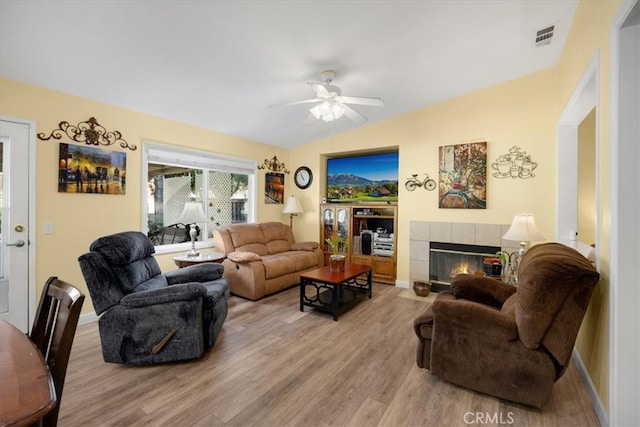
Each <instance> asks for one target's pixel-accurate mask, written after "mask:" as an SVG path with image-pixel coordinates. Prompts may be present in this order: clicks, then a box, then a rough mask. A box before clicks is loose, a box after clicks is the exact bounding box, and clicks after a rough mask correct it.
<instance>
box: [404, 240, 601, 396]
mask: <svg viewBox="0 0 640 427" xmlns="http://www.w3.org/2000/svg"><path fill="white" fill-rule="evenodd" d="M599 278H600V275H599V274H598V272H597V271H596V270H595V268H594V267H593V266H592V265H591V263H590V262H589V261H588V260H587V259H586V258H585V257H583V256H582V255H581V254H580V253H578V252H577V251H575V250H574V249H572V248H569V247H567V246H565V245H562V244H559V243H544V244H540V245H536V246H533V247H532V248H531V249H529V250H528V251H527V252H526V253H525V255H524V257H523V259H522V261H521V263H520V267H519V269H518V286H517V287H515V286H511V285H508V284H505V283H503V282H500V281H498V280H495V279H492V278H488V277H481V276H471V275H464V274H463V275H458V276H456V277H455V278H454V279H453V281H452V284H451V292H448V291H447V292H441V293H440V294H438V296H437V297H436V299H435V301H434V303H433V304H432V305H430V306H429V308H428V309H427V310H426V312H425V313H424V314H422V315H421V316H419V317H418V318H417V319H416V320H415V322H414V329H415V332H416V335H417V336H418V353H417V364H418V366H419V367H421V368H426V369H429V370H430V371H431V373H432V374H433V375H435V376H437V377H439V378H441V379H443V380H445V381H448V382H451V383H454V384H457V385H460V386H462V387H466V388H469V389H472V390H476V391H479V392H482V393H486V394H489V395H492V396H496V397H499V398H502V399H506V400H510V401H513V402H518V403H524V404H527V405H532V406H535V407H538V408H540V407H542V406H543V405H544V404H545V403H546V402H547V401H548V400H549V397H550V396H551V389H552V387H553V384H554V383H555V382H556V381H557V380H558V379H559V378H560V377H561V376H562V374H563V373H564V372H565V371H566V369H567V367H568V366H569V362H570V360H571V353H572V350H573V346H574V343H575V340H576V336H577V335H578V330H579V328H580V324H581V323H582V319H583V317H584V314H585V311H586V309H587V306H588V305H589V300H590V298H591V294H592V292H593V289H594V287H595V285H596V284H597V283H598V280H599Z"/></svg>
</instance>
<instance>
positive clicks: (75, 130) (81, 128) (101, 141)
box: [38, 117, 138, 151]
mask: <svg viewBox="0 0 640 427" xmlns="http://www.w3.org/2000/svg"><path fill="white" fill-rule="evenodd" d="M63 135H66V136H67V137H68V138H70V139H71V140H72V141H75V142H84V143H85V144H87V145H106V146H108V145H113V144H115V143H118V144H120V147H121V148H128V149H129V150H131V151H135V150H136V149H137V148H138V147H136V146H135V145H130V144H129V143H128V142H127V141H125V140H124V139H123V138H122V134H121V133H120V131H117V130H114V131H107V129H105V128H104V126H102V125H101V124H100V123H98V121H97V120H96V118H95V117H90V118H89V120H86V121H84V122H80V123H78V124H77V125H75V126H74V125H72V124H70V123H69V122H67V121H61V122H60V123H58V129H54V130H53V131H51V134H50V135H49V136H47V135H46V134H45V133H39V134H38V139H40V140H42V141H48V140H49V139H51V138H53V139H58V140H59V139H61V138H62V136H63Z"/></svg>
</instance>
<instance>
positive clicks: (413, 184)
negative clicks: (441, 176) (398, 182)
mask: <svg viewBox="0 0 640 427" xmlns="http://www.w3.org/2000/svg"><path fill="white" fill-rule="evenodd" d="M423 175H424V180H422V181H420V180H419V179H418V174H417V173H414V174H411V178H407V182H405V183H404V188H406V189H407V190H408V191H413V190H415V189H416V188H418V187H424V189H425V190H428V191H433V190H435V189H436V182H435V181H434V180H433V179H431V178H429V174H428V173H425V174H423Z"/></svg>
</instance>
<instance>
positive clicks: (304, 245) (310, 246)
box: [291, 242, 320, 251]
mask: <svg viewBox="0 0 640 427" xmlns="http://www.w3.org/2000/svg"><path fill="white" fill-rule="evenodd" d="M319 247H320V244H319V243H318V242H297V243H293V244H292V245H291V250H292V251H313V250H314V249H316V248H319Z"/></svg>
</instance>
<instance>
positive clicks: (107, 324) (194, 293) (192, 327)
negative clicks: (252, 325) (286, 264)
mask: <svg viewBox="0 0 640 427" xmlns="http://www.w3.org/2000/svg"><path fill="white" fill-rule="evenodd" d="M89 250H90V252H87V253H85V254H83V255H81V256H80V257H79V258H78V261H79V263H80V268H81V270H82V274H83V275H84V278H85V281H86V282H87V287H88V288H89V294H90V295H91V301H92V303H93V307H94V309H95V311H96V314H98V315H100V314H101V316H100V320H99V331H100V341H101V344H102V356H103V358H104V360H105V362H114V363H123V364H132V365H147V364H153V363H163V362H174V361H179V360H187V359H195V358H198V357H201V356H202V354H203V353H204V351H205V350H206V349H208V348H210V347H213V344H214V343H215V341H216V338H217V336H218V333H219V332H220V330H221V329H222V324H223V323H224V320H225V319H226V317H227V301H228V299H229V295H230V293H229V287H228V284H227V279H226V278H224V277H222V274H223V272H224V267H223V266H222V264H215V263H205V264H199V265H194V266H191V267H186V268H182V269H177V270H173V271H170V272H167V273H164V274H162V272H161V271H160V267H159V265H158V262H157V261H156V259H155V257H154V256H153V254H154V252H155V249H154V246H153V243H152V242H151V240H150V239H149V238H148V237H147V236H146V235H145V234H143V233H140V232H138V231H126V232H122V233H117V234H113V235H111V236H106V237H101V238H99V239H97V240H96V241H94V242H93V243H92V244H91V246H90V248H89Z"/></svg>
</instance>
